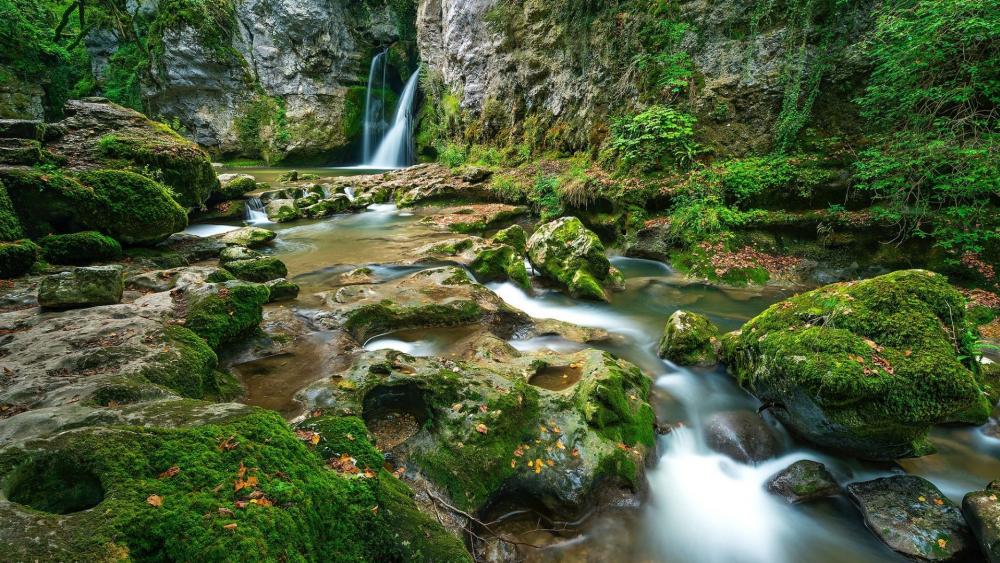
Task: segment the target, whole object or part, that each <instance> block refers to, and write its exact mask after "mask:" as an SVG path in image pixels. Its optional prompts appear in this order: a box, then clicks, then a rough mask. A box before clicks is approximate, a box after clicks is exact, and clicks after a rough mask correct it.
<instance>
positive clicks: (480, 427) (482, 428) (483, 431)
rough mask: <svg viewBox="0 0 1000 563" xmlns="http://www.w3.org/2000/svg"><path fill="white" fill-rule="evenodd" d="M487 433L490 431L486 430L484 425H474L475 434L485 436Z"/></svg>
mask: <svg viewBox="0 0 1000 563" xmlns="http://www.w3.org/2000/svg"><path fill="white" fill-rule="evenodd" d="M489 431H490V429H489V428H487V427H486V425H485V424H483V423H482V422H480V423H479V424H477V425H476V432H479V433H480V434H486V433H487V432H489Z"/></svg>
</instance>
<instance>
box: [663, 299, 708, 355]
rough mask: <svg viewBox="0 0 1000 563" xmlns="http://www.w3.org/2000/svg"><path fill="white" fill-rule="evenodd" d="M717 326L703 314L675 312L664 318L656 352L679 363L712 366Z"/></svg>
mask: <svg viewBox="0 0 1000 563" xmlns="http://www.w3.org/2000/svg"><path fill="white" fill-rule="evenodd" d="M718 338H719V329H718V328H717V327H716V326H715V325H714V324H712V321H710V320H708V319H707V318H706V317H704V316H703V315H698V314H696V313H690V312H687V311H677V312H675V313H674V314H673V315H671V316H670V318H669V319H668V320H667V324H666V326H665V327H664V329H663V337H662V338H661V339H660V346H659V355H660V357H661V358H666V359H668V360H670V361H672V362H674V363H675V364H678V365H682V366H698V365H714V364H715V361H716V358H715V344H716V342H718Z"/></svg>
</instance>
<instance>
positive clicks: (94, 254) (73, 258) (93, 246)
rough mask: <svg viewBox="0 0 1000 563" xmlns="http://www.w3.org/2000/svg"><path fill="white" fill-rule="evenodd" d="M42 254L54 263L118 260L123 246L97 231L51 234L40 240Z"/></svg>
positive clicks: (87, 262)
mask: <svg viewBox="0 0 1000 563" xmlns="http://www.w3.org/2000/svg"><path fill="white" fill-rule="evenodd" d="M38 244H39V246H41V247H42V256H43V257H44V258H45V260H46V261H47V262H49V263H52V264H71V265H84V264H91V263H93V262H103V261H108V260H117V259H118V258H121V256H122V247H121V245H120V244H118V241H116V240H115V239H113V238H111V237H109V236H105V235H102V234H101V233H99V232H97V231H84V232H82V233H72V234H68V235H49V236H47V237H44V238H42V239H41V240H39V241H38Z"/></svg>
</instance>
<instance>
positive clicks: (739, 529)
mask: <svg viewBox="0 0 1000 563" xmlns="http://www.w3.org/2000/svg"><path fill="white" fill-rule="evenodd" d="M419 220H420V215H419V212H418V213H417V214H413V213H401V212H399V211H398V210H397V209H396V208H395V207H394V206H392V205H388V204H386V205H377V206H372V208H371V210H370V211H368V212H366V213H361V214H357V215H346V216H337V217H333V218H330V219H326V220H320V221H312V222H299V223H294V224H290V225H271V226H269V227H270V228H273V229H274V230H276V231H277V232H278V239H277V244H276V247H275V250H274V252H275V254H276V255H277V256H279V257H280V258H281V259H282V260H284V261H285V262H286V263H287V264H288V267H289V270H290V277H292V278H293V279H294V281H295V282H296V283H298V284H300V285H301V287H302V292H301V297H300V299H299V301H297V302H296V303H295V305H294V306H295V307H296V308H299V309H309V308H312V307H317V306H318V303H319V302H318V298H316V297H315V294H316V293H317V292H320V291H323V290H326V289H329V288H330V280H331V279H332V278H333V277H334V276H336V275H338V274H340V273H342V272H345V271H347V270H349V269H352V268H354V267H358V266H365V265H371V264H375V265H378V264H391V263H393V262H395V261H399V260H402V259H404V258H406V257H407V255H408V254H410V253H412V250H413V249H415V248H417V247H419V246H421V245H423V244H426V243H428V242H431V241H435V240H442V239H445V238H449V237H450V236H452V235H450V234H447V233H440V232H436V231H433V230H432V229H431V228H430V227H428V226H426V225H422V224H420V223H419ZM613 262H614V264H615V265H616V266H617V267H618V268H619V269H621V270H622V272H623V273H624V275H625V276H626V279H627V287H626V290H625V291H623V292H620V293H615V294H614V295H613V296H612V299H611V302H610V303H593V302H584V301H577V300H574V299H571V298H569V297H567V296H565V295H563V294H561V293H559V292H555V291H544V290H543V291H537V292H535V293H534V294H532V295H529V294H527V293H525V292H524V291H523V290H521V289H519V288H517V287H516V286H514V285H512V284H509V283H495V284H490V285H489V287H490V288H491V289H492V290H493V291H495V292H496V293H497V294H498V295H500V296H501V297H502V298H503V299H504V300H505V301H507V302H508V303H510V304H511V305H513V306H515V307H518V308H520V309H522V310H523V311H525V312H527V313H528V314H530V315H532V316H534V317H537V318H557V319H560V320H563V321H568V322H572V323H576V324H580V325H586V326H592V327H600V328H604V329H606V330H608V331H610V332H612V333H614V334H617V335H620V336H621V338H620V339H618V340H617V341H616V343H614V344H611V345H608V346H606V347H605V348H606V349H607V350H608V351H609V352H612V353H614V354H616V355H618V356H620V357H623V358H625V359H627V360H629V361H631V362H633V363H635V364H637V365H638V366H640V367H641V368H642V369H643V370H644V372H645V373H647V374H648V375H649V376H650V377H651V378H652V379H653V381H654V387H653V395H652V402H653V406H654V409H655V411H656V413H657V418H658V421H659V422H660V423H661V424H668V425H671V426H672V427H673V428H674V429H673V431H671V432H670V433H668V434H666V435H664V436H661V437H660V438H659V443H658V451H657V453H656V460H655V462H654V463H653V464H652V466H651V467H650V468H649V470H648V473H647V480H648V485H649V487H648V495H646V497H645V498H644V500H643V502H642V503H641V504H640V505H639V506H627V507H619V508H616V509H608V510H604V511H601V512H597V513H595V514H592V515H591V516H590V517H589V518H587V519H585V520H584V521H583V522H581V523H579V524H578V525H577V526H574V530H575V533H573V534H568V533H553V532H549V531H538V530H537V529H536V528H537V526H535V522H533V521H532V522H527V523H526V522H524V521H519V519H518V517H517V516H516V515H515V516H513V517H511V518H510V519H509V521H505V522H504V523H503V524H502V525H503V526H504V527H505V528H504V529H505V530H506V531H507V533H511V534H515V535H519V536H520V537H522V538H524V541H527V542H530V543H534V544H536V545H546V546H547V547H546V548H544V549H539V550H530V553H529V554H528V556H527V557H528V560H530V561H650V562H670V563H677V562H681V563H684V562H692V563H694V562H698V563H701V562H708V563H715V562H717V563H723V562H725V563H730V562H736V563H743V562H746V563H798V562H802V561H823V562H844V563H847V562H875V561H901V560H902V559H901V558H900V557H899V556H897V555H896V554H895V553H893V552H891V551H890V550H888V549H887V548H886V547H884V546H883V545H882V544H880V543H879V542H878V541H877V540H876V539H875V538H874V536H873V535H872V534H871V533H870V532H869V531H868V530H867V529H866V528H865V526H864V524H863V522H862V520H861V518H860V515H859V514H858V512H857V510H856V509H855V508H854V507H853V506H852V505H851V504H850V503H849V502H848V501H847V500H846V499H845V498H843V497H836V498H830V499H825V500H820V501H818V502H814V503H810V504H806V505H798V506H792V505H788V504H786V503H785V502H784V501H783V500H782V499H780V498H778V497H773V496H771V495H770V494H769V493H768V492H767V491H766V489H765V484H766V482H767V481H768V479H769V478H770V477H771V476H772V475H773V474H775V473H776V472H778V471H779V470H781V469H783V468H785V467H787V466H788V465H789V464H791V463H792V462H794V461H797V460H801V459H812V460H816V461H819V462H822V463H824V464H826V465H827V467H828V468H829V469H830V471H831V472H832V473H833V474H834V475H835V476H836V477H837V479H838V480H839V481H840V482H841V483H842V484H845V483H848V482H851V481H857V480H867V479H871V478H875V477H877V476H884V475H889V474H893V473H900V472H903V471H906V472H907V473H912V474H917V475H921V476H923V477H926V478H927V479H930V480H931V481H933V482H934V483H935V484H936V485H937V486H938V487H939V488H940V489H941V490H942V491H943V492H944V493H945V494H946V495H948V496H949V497H950V498H951V499H952V500H955V501H958V502H960V501H961V497H962V496H963V495H964V494H965V493H966V492H968V491H970V490H973V489H981V488H982V487H983V486H984V485H985V484H986V483H988V482H989V481H990V480H992V479H996V478H997V476H1000V441H997V440H992V439H990V438H988V437H986V436H985V435H983V434H982V433H981V432H980V431H979V430H978V429H974V428H938V429H936V430H935V431H934V432H933V433H932V440H933V442H934V443H935V445H936V446H937V447H938V448H939V453H937V454H935V455H931V456H927V457H924V458H920V459H916V460H908V461H904V462H901V464H899V465H897V464H870V463H861V462H858V461H856V460H853V459H849V458H842V457H839V456H836V455H833V454H830V453H827V452H822V451H818V450H816V449H813V448H811V447H809V446H808V445H806V444H802V443H799V442H796V441H795V440H794V439H793V438H792V437H791V436H790V435H789V434H788V433H787V432H786V431H784V429H782V428H781V426H780V424H778V423H777V422H776V421H774V420H768V422H769V424H770V425H771V426H772V427H773V430H774V432H776V434H777V436H778V437H779V441H780V443H781V446H782V450H781V453H780V454H779V455H778V456H777V457H775V458H772V459H770V460H768V461H765V462H762V463H759V464H756V465H747V464H742V463H738V462H736V461H733V460H732V459H730V458H728V457H726V456H724V455H722V454H719V453H716V452H714V451H712V450H711V449H710V448H709V447H708V445H707V444H706V440H705V438H704V433H703V431H704V428H705V425H706V422H707V421H708V420H709V419H711V417H712V416H713V415H716V414H717V413H723V412H726V413H729V412H751V413H753V412H756V411H757V408H758V407H759V406H760V404H759V402H758V401H757V400H756V399H755V398H753V397H752V396H750V395H749V394H747V393H746V392H744V391H743V390H741V389H740V388H739V387H738V386H737V385H736V384H735V382H734V381H733V379H732V378H731V377H729V376H728V375H726V374H725V372H724V371H723V370H722V369H721V368H719V369H716V368H712V369H697V368H693V369H686V368H679V367H677V366H674V365H671V364H670V363H669V362H665V361H663V360H661V359H660V358H658V357H657V356H656V353H655V350H656V344H657V341H658V339H659V336H660V333H661V331H662V328H663V325H664V323H665V321H666V319H667V317H668V316H669V315H670V313H672V312H673V311H675V310H677V309H682V308H683V309H687V310H691V311H694V312H698V313H701V314H704V315H706V316H708V317H709V318H710V319H711V320H712V321H713V322H715V323H716V324H718V325H719V327H720V328H721V329H722V330H724V331H728V330H733V329H736V328H738V327H739V326H740V325H741V324H742V323H743V322H745V321H746V320H748V319H749V318H751V317H753V316H754V315H756V314H757V313H759V312H760V311H762V310H763V309H765V308H766V307H767V306H768V305H770V304H772V303H775V302H777V301H779V300H781V299H783V298H785V297H787V296H788V295H789V293H787V292H784V291H779V290H773V289H763V290H762V289H720V288H715V287H710V286H706V285H702V284H699V283H693V282H691V281H690V280H688V279H686V278H684V277H683V276H680V275H678V274H677V273H675V272H673V271H672V270H671V269H670V268H669V267H667V266H666V265H664V264H661V263H658V262H651V261H646V260H635V259H628V258H620V257H617V258H614V259H613ZM373 269H374V270H375V275H376V276H377V277H380V278H382V279H387V278H390V277H394V276H399V275H405V274H406V273H409V272H412V271H414V268H412V267H410V268H401V267H395V266H391V265H387V266H376V267H375V268H373ZM285 306H287V305H285ZM463 336H464V331H463V330H461V329H425V330H419V331H412V330H411V331H399V332H396V333H392V334H388V335H384V336H382V337H378V338H375V339H373V340H371V341H369V342H368V343H366V345H365V347H366V348H367V349H378V348H392V349H398V350H402V351H404V352H407V353H410V354H416V355H447V354H448V353H449V348H450V346H452V345H453V344H454V343H456V342H457V341H459V340H460V339H461V338H462V337H463ZM323 338H324V336H323V335H322V334H317V335H313V337H312V338H311V339H309V341H308V342H307V343H305V344H304V345H303V346H301V347H300V349H298V350H296V351H294V352H292V353H291V356H290V357H285V358H283V359H281V361H275V360H273V359H269V360H260V361H257V362H252V363H250V364H245V365H243V366H236V372H237V373H238V374H240V375H241V376H242V377H243V379H244V383H245V384H247V386H248V388H249V399H248V402H251V403H253V404H260V405H264V406H268V407H270V408H276V409H278V410H280V411H282V412H284V413H286V416H294V414H295V413H296V405H295V403H294V401H293V400H292V397H293V395H294V393H295V391H296V390H297V389H298V388H300V387H301V386H302V385H304V384H305V383H308V378H309V377H313V378H318V377H322V376H323V375H324V374H315V375H312V376H308V375H307V376H304V375H303V373H305V372H304V371H303V369H304V368H303V366H308V365H311V364H315V363H316V362H315V361H314V360H316V359H317V357H316V356H314V354H317V350H318V349H319V348H320V347H321V346H320V345H319V343H320V341H322V340H323ZM512 344H513V345H514V346H515V347H517V348H518V349H521V350H526V351H527V350H533V349H540V348H549V349H553V350H557V351H568V350H573V349H577V348H579V347H580V346H581V345H579V344H575V343H571V342H567V341H563V340H561V339H558V338H552V337H544V338H535V339H531V340H521V341H514V342H512ZM304 378H305V379H306V381H303V379H304ZM262 381H263V382H266V383H261V382H262ZM255 382H256V383H255ZM283 382H286V383H287V384H286V385H282V383H283ZM767 418H768V417H767V415H765V419H767Z"/></svg>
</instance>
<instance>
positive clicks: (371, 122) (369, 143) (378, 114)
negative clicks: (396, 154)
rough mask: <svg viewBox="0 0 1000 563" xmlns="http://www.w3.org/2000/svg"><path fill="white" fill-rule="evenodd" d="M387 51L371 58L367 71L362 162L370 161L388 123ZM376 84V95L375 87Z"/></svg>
mask: <svg viewBox="0 0 1000 563" xmlns="http://www.w3.org/2000/svg"><path fill="white" fill-rule="evenodd" d="M387 54H388V51H387V50H384V51H382V52H381V53H379V54H377V55H375V58H373V59H372V66H371V69H370V70H369V71H368V91H367V94H366V95H365V120H364V139H363V144H364V146H363V149H362V162H370V161H371V159H372V157H373V156H374V154H375V149H377V148H378V146H379V143H380V142H381V141H382V137H383V136H384V135H385V131H386V129H387V128H388V124H387V123H386V121H385V90H386V73H387V67H388V65H387V64H386V58H387ZM376 84H378V95H376V94H375V87H376Z"/></svg>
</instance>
